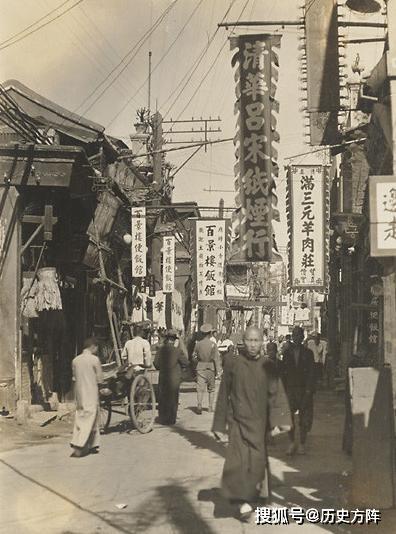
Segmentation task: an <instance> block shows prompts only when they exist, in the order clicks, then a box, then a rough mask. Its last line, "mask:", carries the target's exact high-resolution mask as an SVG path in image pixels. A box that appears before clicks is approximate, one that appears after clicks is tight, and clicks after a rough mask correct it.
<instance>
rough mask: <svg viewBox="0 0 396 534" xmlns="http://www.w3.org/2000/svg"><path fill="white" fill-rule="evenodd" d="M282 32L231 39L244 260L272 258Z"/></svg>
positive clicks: (239, 219)
mask: <svg viewBox="0 0 396 534" xmlns="http://www.w3.org/2000/svg"><path fill="white" fill-rule="evenodd" d="M280 39H281V38H280V36H279V35H267V34H264V35H263V34H260V35H240V36H238V37H234V38H231V49H237V52H236V53H235V55H234V57H233V60H232V64H233V66H234V65H237V70H236V73H235V79H236V82H237V84H236V91H235V92H236V97H237V102H236V106H235V111H236V113H237V115H238V121H237V124H238V131H237V133H236V136H235V139H234V142H235V145H236V157H237V164H236V165H235V176H236V181H235V189H236V192H237V197H236V202H237V206H238V207H240V208H241V209H240V214H239V215H240V216H239V217H238V226H239V228H238V229H237V230H236V234H237V236H238V241H239V243H238V246H239V249H240V258H241V259H242V260H243V261H249V262H256V261H271V256H272V240H273V230H272V219H277V218H278V217H279V215H278V212H277V210H276V209H275V206H276V202H277V199H276V196H275V193H274V189H275V178H276V177H277V176H278V165H277V163H276V161H277V158H278V153H277V150H276V149H275V147H274V146H273V145H274V142H278V141H279V135H278V133H277V131H276V124H277V119H276V114H277V113H278V111H279V104H278V102H277V101H276V100H275V92H276V82H277V80H278V55H277V53H276V52H275V49H276V48H279V47H280Z"/></svg>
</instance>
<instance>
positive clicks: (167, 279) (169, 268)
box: [162, 236, 175, 293]
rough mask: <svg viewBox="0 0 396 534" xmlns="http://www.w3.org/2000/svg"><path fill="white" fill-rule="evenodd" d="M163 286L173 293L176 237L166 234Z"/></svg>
mask: <svg viewBox="0 0 396 534" xmlns="http://www.w3.org/2000/svg"><path fill="white" fill-rule="evenodd" d="M162 258H163V261H162V288H163V291H164V293H172V292H173V290H174V288H175V238H174V236H165V237H164V238H163V241H162Z"/></svg>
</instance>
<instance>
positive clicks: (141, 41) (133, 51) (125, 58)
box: [75, 0, 178, 117]
mask: <svg viewBox="0 0 396 534" xmlns="http://www.w3.org/2000/svg"><path fill="white" fill-rule="evenodd" d="M177 2H178V0H172V2H171V3H170V4H169V6H168V7H166V8H165V9H164V11H163V12H162V13H161V15H160V16H159V17H158V18H157V20H156V21H155V22H154V24H153V25H152V26H150V28H149V29H148V30H147V31H146V32H145V33H144V34H143V36H142V37H141V38H140V39H139V40H138V41H137V42H136V43H135V44H134V45H133V47H132V48H130V49H129V50H128V52H127V53H126V54H125V55H124V56H123V58H122V59H121V60H120V61H119V62H118V63H117V65H116V66H115V67H114V68H113V69H112V70H111V71H110V72H109V73H108V74H107V76H106V77H105V78H104V79H103V80H102V81H101V82H100V83H99V84H98V85H97V86H96V87H95V88H94V89H93V90H92V91H91V92H90V93H89V95H88V96H87V97H85V98H84V100H83V101H82V102H81V104H80V105H79V106H78V107H77V108H76V110H75V111H78V110H79V109H81V108H83V106H84V105H85V104H86V103H87V102H88V101H89V100H90V99H91V98H92V97H93V96H94V95H95V93H96V92H97V91H98V90H99V89H100V88H101V87H102V86H103V85H105V83H106V82H107V81H108V80H109V79H110V78H111V76H112V75H113V74H114V73H115V72H116V71H117V69H118V68H119V67H121V65H122V64H123V63H125V65H124V66H123V67H122V69H121V70H120V71H119V72H117V74H116V75H115V77H114V79H112V80H110V82H109V83H108V84H107V85H106V86H105V87H104V88H103V89H102V91H101V92H100V93H99V94H98V95H97V96H96V98H95V99H94V100H93V101H92V102H91V103H90V104H89V105H88V106H87V107H86V108H85V109H84V110H83V111H82V114H81V117H82V116H83V115H84V114H85V113H87V112H88V111H89V110H90V109H92V107H93V106H94V105H95V104H96V102H98V100H99V99H100V98H102V96H103V95H104V94H105V93H106V92H107V91H108V90H109V89H110V87H111V86H112V85H113V84H114V83H115V82H116V80H118V78H119V77H120V76H121V74H122V73H123V72H124V71H125V70H126V69H127V68H128V67H129V65H130V64H131V62H132V61H133V59H134V58H135V57H136V56H137V54H138V52H139V51H140V49H141V48H142V46H143V45H144V43H145V42H146V41H147V40H148V39H149V37H150V35H151V34H152V33H153V32H154V31H155V30H156V29H157V28H158V27H159V26H160V24H161V23H162V21H163V20H164V19H165V17H166V16H167V15H168V14H169V12H170V11H171V10H172V9H173V7H174V6H175V5H176V4H177ZM129 56H131V57H129Z"/></svg>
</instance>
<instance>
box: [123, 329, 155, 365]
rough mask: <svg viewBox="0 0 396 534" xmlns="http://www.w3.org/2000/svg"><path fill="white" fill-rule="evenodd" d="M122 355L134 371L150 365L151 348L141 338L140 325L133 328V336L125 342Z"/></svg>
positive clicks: (145, 340)
mask: <svg viewBox="0 0 396 534" xmlns="http://www.w3.org/2000/svg"><path fill="white" fill-rule="evenodd" d="M122 357H123V358H125V357H127V358H128V362H129V364H130V365H132V367H133V368H134V369H135V370H136V371H141V370H143V369H145V368H147V367H151V363H152V358H151V348H150V343H149V342H148V341H147V339H144V338H143V330H142V328H141V327H140V326H138V327H136V328H135V337H134V338H133V339H130V340H129V341H127V342H126V343H125V347H124V350H123V351H122Z"/></svg>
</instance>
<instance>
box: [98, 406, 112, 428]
mask: <svg viewBox="0 0 396 534" xmlns="http://www.w3.org/2000/svg"><path fill="white" fill-rule="evenodd" d="M110 419H111V403H110V402H106V401H105V402H101V403H100V408H99V427H100V433H101V434H105V433H106V432H107V429H108V428H109V425H110Z"/></svg>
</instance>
